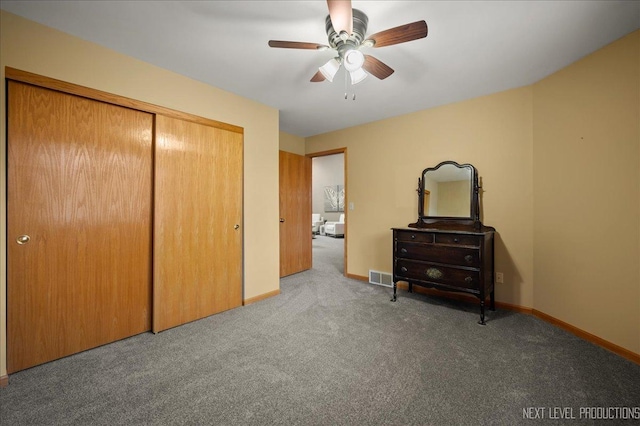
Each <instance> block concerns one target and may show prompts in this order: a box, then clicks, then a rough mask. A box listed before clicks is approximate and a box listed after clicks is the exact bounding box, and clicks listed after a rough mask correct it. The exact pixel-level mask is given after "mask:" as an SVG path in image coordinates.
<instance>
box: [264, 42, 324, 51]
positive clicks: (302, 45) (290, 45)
mask: <svg viewBox="0 0 640 426" xmlns="http://www.w3.org/2000/svg"><path fill="white" fill-rule="evenodd" d="M269 46H270V47H282V48H284V49H313V50H323V49H328V48H329V46H326V45H324V44H318V43H306V42H304V41H282V40H269Z"/></svg>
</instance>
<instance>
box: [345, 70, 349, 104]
mask: <svg viewBox="0 0 640 426" xmlns="http://www.w3.org/2000/svg"><path fill="white" fill-rule="evenodd" d="M348 98H349V93H348V89H347V71H346V70H345V71H344V100H345V101H346V100H347V99H348Z"/></svg>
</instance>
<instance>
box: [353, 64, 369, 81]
mask: <svg viewBox="0 0 640 426" xmlns="http://www.w3.org/2000/svg"><path fill="white" fill-rule="evenodd" d="M349 75H350V76H351V84H358V83H360V82H361V81H362V80H364V79H365V78H367V75H368V74H367V73H366V72H365V71H364V70H363V69H362V68H358V69H357V70H355V71H349Z"/></svg>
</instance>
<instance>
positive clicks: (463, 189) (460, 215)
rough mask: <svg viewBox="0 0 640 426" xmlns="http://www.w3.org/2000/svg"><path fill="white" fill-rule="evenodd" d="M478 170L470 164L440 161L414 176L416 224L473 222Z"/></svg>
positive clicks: (475, 208)
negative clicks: (416, 209)
mask: <svg viewBox="0 0 640 426" xmlns="http://www.w3.org/2000/svg"><path fill="white" fill-rule="evenodd" d="M478 189H479V188H478V173H477V170H476V168H475V167H473V166H472V165H471V164H458V163H456V162H455V161H443V162H442V163H440V164H438V165H437V166H435V167H429V168H426V169H424V171H423V172H422V177H421V178H419V179H418V223H433V222H436V221H445V222H447V221H449V222H450V221H453V222H477V221H479V220H480V219H479V208H478V204H479V203H478Z"/></svg>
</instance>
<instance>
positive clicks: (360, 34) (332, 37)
mask: <svg viewBox="0 0 640 426" xmlns="http://www.w3.org/2000/svg"><path fill="white" fill-rule="evenodd" d="M352 11H353V33H351V34H350V35H349V37H348V38H347V39H346V40H343V39H342V38H341V37H340V34H338V33H337V32H336V30H335V29H334V28H333V24H332V23H331V16H330V15H327V18H326V19H325V28H326V30H327V37H328V40H329V45H330V46H331V47H332V48H334V49H337V50H338V51H340V46H342V45H344V44H348V45H350V46H354V47H355V48H357V47H358V46H360V44H361V43H362V41H363V40H364V35H365V34H366V32H367V25H368V24H369V18H367V15H365V14H364V12H362V11H361V10H358V9H353V10H352ZM349 50H350V49H349Z"/></svg>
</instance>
